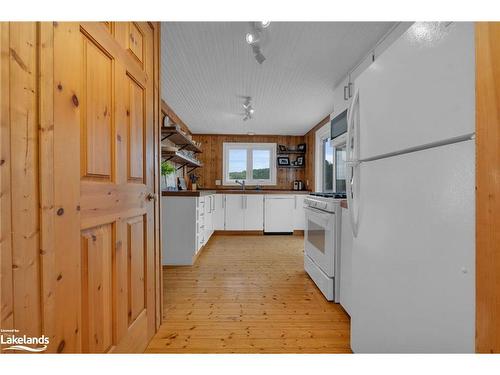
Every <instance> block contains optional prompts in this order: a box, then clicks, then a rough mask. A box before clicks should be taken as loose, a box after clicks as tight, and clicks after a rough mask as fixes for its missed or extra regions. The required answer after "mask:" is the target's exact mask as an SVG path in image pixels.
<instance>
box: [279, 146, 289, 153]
mask: <svg viewBox="0 0 500 375" xmlns="http://www.w3.org/2000/svg"><path fill="white" fill-rule="evenodd" d="M278 150H279V152H287V150H288V149H287V148H286V146H285V145H278Z"/></svg>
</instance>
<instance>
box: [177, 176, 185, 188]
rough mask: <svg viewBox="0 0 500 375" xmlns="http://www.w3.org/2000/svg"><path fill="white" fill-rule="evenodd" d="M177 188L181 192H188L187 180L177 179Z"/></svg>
mask: <svg viewBox="0 0 500 375" xmlns="http://www.w3.org/2000/svg"><path fill="white" fill-rule="evenodd" d="M177 187H178V188H179V190H187V186H186V180H185V179H184V177H177Z"/></svg>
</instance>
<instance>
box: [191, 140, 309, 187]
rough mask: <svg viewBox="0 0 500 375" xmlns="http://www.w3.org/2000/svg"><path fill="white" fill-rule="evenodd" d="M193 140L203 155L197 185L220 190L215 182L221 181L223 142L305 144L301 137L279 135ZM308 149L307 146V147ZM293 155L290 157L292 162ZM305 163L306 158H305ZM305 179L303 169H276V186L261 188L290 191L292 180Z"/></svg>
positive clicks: (198, 170) (197, 171) (200, 155)
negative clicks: (199, 145)
mask: <svg viewBox="0 0 500 375" xmlns="http://www.w3.org/2000/svg"><path fill="white" fill-rule="evenodd" d="M193 139H194V140H196V141H198V142H201V143H202V150H203V153H201V154H199V158H200V160H201V161H202V163H203V168H199V169H197V170H196V172H195V173H196V174H197V175H199V176H200V180H199V184H200V186H202V187H204V188H210V189H214V188H222V186H216V185H215V180H222V170H223V168H222V152H223V148H222V145H223V143H224V142H268V143H277V144H282V145H288V146H296V145H298V144H300V143H305V141H304V137H302V136H281V135H214V134H193ZM307 147H308V148H309V145H307ZM293 158H294V155H291V159H292V160H293ZM306 163H307V156H306ZM304 179H305V168H278V175H277V179H276V183H277V184H276V185H273V186H263V188H264V189H292V188H293V181H294V180H302V181H304Z"/></svg>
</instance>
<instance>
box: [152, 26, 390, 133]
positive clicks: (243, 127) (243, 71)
mask: <svg viewBox="0 0 500 375" xmlns="http://www.w3.org/2000/svg"><path fill="white" fill-rule="evenodd" d="M393 25H394V23H391V22H272V23H271V25H270V26H269V28H267V29H265V30H264V31H263V33H262V35H261V41H260V45H261V50H262V53H263V54H264V56H265V57H266V60H265V61H264V63H263V64H262V65H260V64H259V63H258V62H257V61H256V60H255V58H254V56H253V52H252V49H251V47H250V46H249V45H248V44H247V43H246V41H245V35H246V33H247V32H249V31H251V27H252V26H251V23H249V22H165V23H163V24H162V42H161V43H162V72H161V77H162V97H163V99H164V100H165V101H166V102H167V103H168V104H169V105H170V106H171V107H172V109H173V110H174V111H175V112H176V113H177V114H178V115H179V116H180V117H181V118H182V119H183V120H184V121H185V122H186V123H187V124H188V125H189V127H190V128H191V130H192V132H193V133H205V134H207V133H214V134H217V133H218V134H246V133H248V132H254V133H257V134H283V135H304V134H305V133H306V132H307V131H308V130H309V129H310V128H312V127H313V126H314V125H315V124H317V123H318V122H319V121H320V120H321V119H323V118H324V117H325V116H326V115H328V114H329V113H331V112H332V110H333V89H334V87H335V86H336V85H337V83H338V82H339V81H340V80H341V79H343V78H344V77H345V76H346V75H347V73H348V72H349V70H350V69H351V68H353V66H354V65H355V64H356V63H357V62H358V61H359V60H361V59H362V58H363V57H364V56H365V55H366V54H367V53H369V51H370V50H371V49H372V48H373V46H374V45H375V44H376V43H377V41H378V40H380V39H381V38H382V36H383V35H384V34H385V33H387V32H388V31H389V29H390V28H391V27H392V26H393ZM245 96H251V97H252V98H253V101H252V104H253V106H254V108H255V116H254V118H253V119H252V120H250V121H246V122H243V121H242V119H243V107H242V104H243V102H244V97H245Z"/></svg>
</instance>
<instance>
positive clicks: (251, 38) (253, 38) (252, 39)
mask: <svg viewBox="0 0 500 375" xmlns="http://www.w3.org/2000/svg"><path fill="white" fill-rule="evenodd" d="M245 39H246V41H247V43H248V44H255V43H258V42H259V37H258V35H257V34H256V33H247V35H246V37H245Z"/></svg>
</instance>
